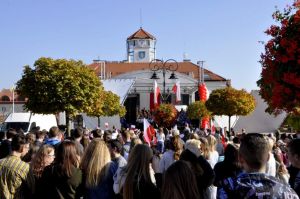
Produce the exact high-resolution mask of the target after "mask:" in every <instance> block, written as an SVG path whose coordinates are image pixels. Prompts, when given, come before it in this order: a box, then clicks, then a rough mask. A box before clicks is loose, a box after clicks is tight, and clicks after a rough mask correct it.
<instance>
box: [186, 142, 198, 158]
mask: <svg viewBox="0 0 300 199" xmlns="http://www.w3.org/2000/svg"><path fill="white" fill-rule="evenodd" d="M184 147H185V149H188V150H189V151H190V152H192V153H193V154H194V155H195V156H197V157H199V156H200V155H201V150H200V148H201V142H200V141H199V140H196V139H191V140H187V141H186V143H185V146H184Z"/></svg>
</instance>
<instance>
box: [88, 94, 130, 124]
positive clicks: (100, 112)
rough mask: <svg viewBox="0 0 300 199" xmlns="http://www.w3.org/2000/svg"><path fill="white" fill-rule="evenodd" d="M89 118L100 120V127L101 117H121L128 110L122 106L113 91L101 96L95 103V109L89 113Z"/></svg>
mask: <svg viewBox="0 0 300 199" xmlns="http://www.w3.org/2000/svg"><path fill="white" fill-rule="evenodd" d="M87 114H88V115H89V116H95V117H97V118H98V126H100V117H101V116H114V115H119V116H120V117H122V116H124V115H125V114H126V109H125V107H124V106H122V105H121V104H120V97H119V96H118V95H116V94H114V93H113V92H111V91H103V92H102V93H101V96H100V97H99V98H98V100H97V101H95V104H94V105H93V109H92V110H91V111H89V112H87Z"/></svg>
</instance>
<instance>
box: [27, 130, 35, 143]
mask: <svg viewBox="0 0 300 199" xmlns="http://www.w3.org/2000/svg"><path fill="white" fill-rule="evenodd" d="M26 139H27V141H28V142H29V144H30V145H32V144H33V143H34V142H35V140H36V135H35V133H27V134H26Z"/></svg>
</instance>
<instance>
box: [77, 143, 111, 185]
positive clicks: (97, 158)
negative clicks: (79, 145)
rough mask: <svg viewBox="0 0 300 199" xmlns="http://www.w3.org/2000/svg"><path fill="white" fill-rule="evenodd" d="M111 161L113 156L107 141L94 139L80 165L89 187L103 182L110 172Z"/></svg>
mask: <svg viewBox="0 0 300 199" xmlns="http://www.w3.org/2000/svg"><path fill="white" fill-rule="evenodd" d="M110 161H111V157H110V153H109V150H108V147H107V145H106V143H105V142H104V141H103V140H101V139H100V138H95V139H93V140H92V141H91V142H90V144H89V145H88V147H87V149H86V151H85V153H84V154H83V157H82V160H81V165H80V167H81V169H82V170H83V171H84V173H85V175H86V181H85V185H86V186H87V187H89V188H91V187H96V186H97V185H99V183H101V181H102V180H103V179H104V177H105V176H106V175H107V173H108V172H109V164H110Z"/></svg>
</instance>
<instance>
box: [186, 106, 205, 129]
mask: <svg viewBox="0 0 300 199" xmlns="http://www.w3.org/2000/svg"><path fill="white" fill-rule="evenodd" d="M187 115H188V117H189V119H192V120H194V119H196V120H199V127H200V125H201V119H202V118H203V117H207V116H210V112H209V111H208V110H207V108H206V106H205V103H204V102H202V101H195V102H193V103H191V104H190V105H189V106H188V108H187Z"/></svg>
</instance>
